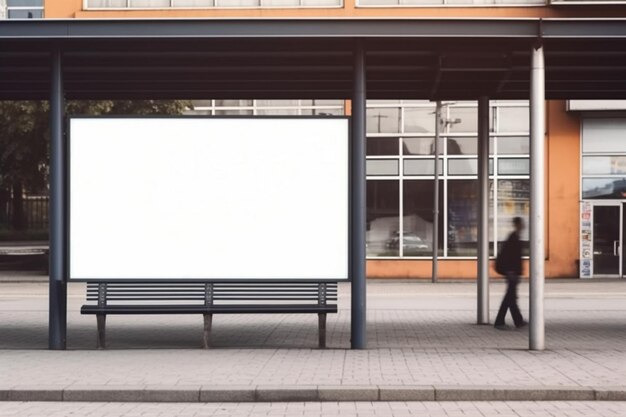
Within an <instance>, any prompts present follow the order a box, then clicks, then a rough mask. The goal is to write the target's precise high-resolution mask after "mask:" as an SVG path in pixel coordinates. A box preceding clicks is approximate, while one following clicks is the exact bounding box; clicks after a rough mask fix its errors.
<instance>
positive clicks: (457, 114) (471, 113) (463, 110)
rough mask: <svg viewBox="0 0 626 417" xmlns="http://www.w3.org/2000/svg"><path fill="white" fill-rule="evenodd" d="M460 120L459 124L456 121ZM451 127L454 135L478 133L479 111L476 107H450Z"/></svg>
mask: <svg viewBox="0 0 626 417" xmlns="http://www.w3.org/2000/svg"><path fill="white" fill-rule="evenodd" d="M457 119H458V123H456V120H457ZM450 120H451V121H452V122H454V123H451V124H450V125H449V129H450V132H453V133H457V132H458V133H474V134H476V132H477V131H478V109H477V108H476V107H450Z"/></svg>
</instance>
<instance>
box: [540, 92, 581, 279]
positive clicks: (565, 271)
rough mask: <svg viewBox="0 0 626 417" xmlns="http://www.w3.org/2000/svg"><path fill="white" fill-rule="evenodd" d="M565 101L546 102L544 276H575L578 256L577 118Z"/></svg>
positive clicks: (578, 139)
mask: <svg viewBox="0 0 626 417" xmlns="http://www.w3.org/2000/svg"><path fill="white" fill-rule="evenodd" d="M565 106H566V102H565V101H549V102H548V103H547V111H548V117H547V135H548V140H547V146H548V148H547V154H546V157H547V158H546V159H547V163H548V167H547V168H548V170H547V172H548V183H547V185H546V193H547V199H546V200H547V202H548V207H547V218H546V222H547V225H548V230H547V234H546V238H547V243H548V247H547V248H546V249H547V251H546V254H547V262H546V275H548V276H550V277H572V276H574V275H576V272H577V271H576V264H575V260H576V259H578V257H579V219H578V217H579V210H580V208H579V199H580V118H579V116H578V114H577V113H572V112H567V111H566V110H565Z"/></svg>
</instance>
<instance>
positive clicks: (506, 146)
mask: <svg viewBox="0 0 626 417" xmlns="http://www.w3.org/2000/svg"><path fill="white" fill-rule="evenodd" d="M498 153H499V154H500V155H506V154H509V155H517V154H526V155H527V154H529V153H530V140H529V138H528V136H500V137H498Z"/></svg>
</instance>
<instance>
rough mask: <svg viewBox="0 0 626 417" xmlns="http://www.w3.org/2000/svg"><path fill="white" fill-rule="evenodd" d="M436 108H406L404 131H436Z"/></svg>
mask: <svg viewBox="0 0 626 417" xmlns="http://www.w3.org/2000/svg"><path fill="white" fill-rule="evenodd" d="M434 111H435V109H434V108H429V107H417V108H411V107H409V108H405V109H404V131H405V132H410V133H431V134H432V133H434V132H435V115H434Z"/></svg>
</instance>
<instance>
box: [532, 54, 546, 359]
mask: <svg viewBox="0 0 626 417" xmlns="http://www.w3.org/2000/svg"><path fill="white" fill-rule="evenodd" d="M531 53H532V63H531V73H530V222H529V223H530V326H529V332H530V338H529V340H530V343H529V347H530V349H531V350H543V349H544V348H545V341H544V339H545V323H544V315H543V301H544V295H543V290H544V279H545V278H544V262H545V253H544V251H545V246H544V207H545V205H544V198H545V197H544V195H545V190H544V188H545V185H544V181H545V155H544V153H545V150H544V139H545V137H544V135H545V124H546V120H545V115H546V112H545V96H546V95H545V70H544V55H543V46H542V45H541V46H537V47H534V48H533V49H532V52H531Z"/></svg>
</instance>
